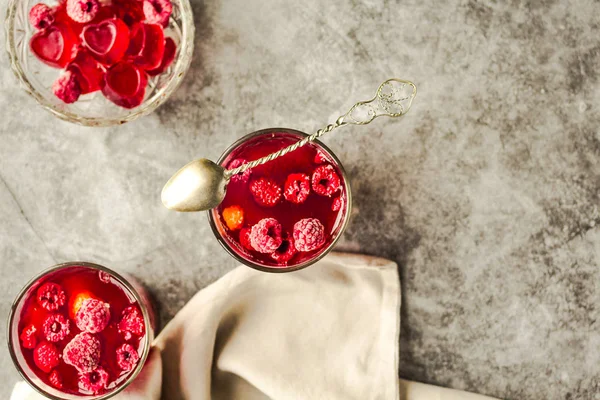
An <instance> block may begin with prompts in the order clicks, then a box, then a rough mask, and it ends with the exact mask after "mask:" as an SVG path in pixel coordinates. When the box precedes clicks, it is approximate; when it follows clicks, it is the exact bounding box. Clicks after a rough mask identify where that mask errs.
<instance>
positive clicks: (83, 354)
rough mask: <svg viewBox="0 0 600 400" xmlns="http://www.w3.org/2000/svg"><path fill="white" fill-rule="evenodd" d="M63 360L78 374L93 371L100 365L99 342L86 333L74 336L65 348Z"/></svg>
mask: <svg viewBox="0 0 600 400" xmlns="http://www.w3.org/2000/svg"><path fill="white" fill-rule="evenodd" d="M63 360H64V361H65V363H67V364H69V365H72V366H74V367H75V368H77V370H78V371H79V372H91V371H93V370H95V369H96V368H97V367H98V364H99V363H100V340H98V338H97V337H95V336H94V335H91V334H89V333H87V332H82V333H80V334H78V335H76V336H75V337H74V338H73V339H72V340H71V341H70V342H69V343H68V344H67V345H66V346H65V349H64V350H63Z"/></svg>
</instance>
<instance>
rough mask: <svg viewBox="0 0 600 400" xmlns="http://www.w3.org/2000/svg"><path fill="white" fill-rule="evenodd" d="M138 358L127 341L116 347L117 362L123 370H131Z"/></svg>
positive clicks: (135, 351)
mask: <svg viewBox="0 0 600 400" xmlns="http://www.w3.org/2000/svg"><path fill="white" fill-rule="evenodd" d="M139 360H140V355H139V354H138V352H137V350H136V349H134V348H133V346H132V345H130V344H129V343H124V344H123V345H122V346H121V347H119V348H118V349H117V364H118V365H119V367H120V368H121V369H122V370H123V371H131V370H132V369H133V368H134V367H135V366H136V365H137V363H138V361H139Z"/></svg>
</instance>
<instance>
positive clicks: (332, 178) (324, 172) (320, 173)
mask: <svg viewBox="0 0 600 400" xmlns="http://www.w3.org/2000/svg"><path fill="white" fill-rule="evenodd" d="M339 188H340V177H339V176H338V174H337V172H335V168H333V166H332V165H330V164H327V165H321V166H319V167H317V169H315V172H313V175H312V189H313V191H314V192H315V193H316V194H320V195H321V196H328V197H330V196H331V195H332V194H334V193H335V192H336V191H337V190H338V189H339Z"/></svg>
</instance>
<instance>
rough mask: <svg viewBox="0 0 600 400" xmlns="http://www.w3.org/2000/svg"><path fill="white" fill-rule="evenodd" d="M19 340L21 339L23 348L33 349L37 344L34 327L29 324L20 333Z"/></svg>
mask: <svg viewBox="0 0 600 400" xmlns="http://www.w3.org/2000/svg"><path fill="white" fill-rule="evenodd" d="M19 338H20V339H21V343H22V344H23V347H24V348H26V349H33V348H35V345H36V344H37V329H36V328H35V325H33V324H30V325H27V326H26V327H25V328H23V332H21V336H19Z"/></svg>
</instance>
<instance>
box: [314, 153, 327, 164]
mask: <svg viewBox="0 0 600 400" xmlns="http://www.w3.org/2000/svg"><path fill="white" fill-rule="evenodd" d="M326 162H327V156H326V155H325V154H323V152H322V151H321V150H317V154H315V164H324V163H326Z"/></svg>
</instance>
